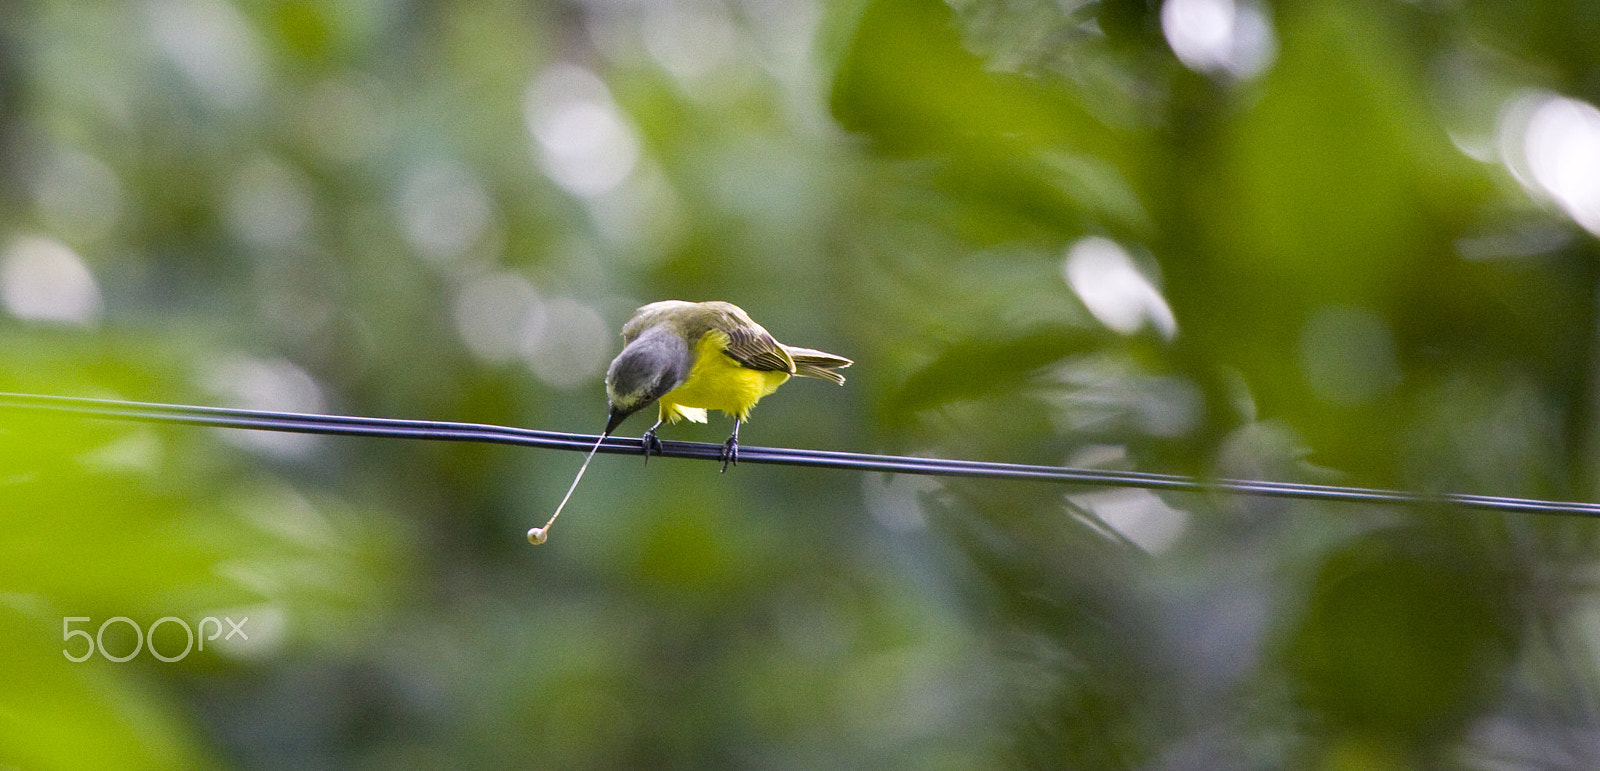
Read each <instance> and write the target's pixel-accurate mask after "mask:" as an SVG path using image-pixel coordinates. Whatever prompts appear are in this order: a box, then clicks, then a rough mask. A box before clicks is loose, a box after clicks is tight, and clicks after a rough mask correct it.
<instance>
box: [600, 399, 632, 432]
mask: <svg viewBox="0 0 1600 771" xmlns="http://www.w3.org/2000/svg"><path fill="white" fill-rule="evenodd" d="M632 414H633V410H628V411H626V412H624V411H622V410H619V409H617V407H616V405H612V407H611V417H610V418H608V419H607V420H606V435H607V436H610V435H611V432H612V431H615V430H617V426H620V425H622V421H624V420H627V419H628V416H629V415H632Z"/></svg>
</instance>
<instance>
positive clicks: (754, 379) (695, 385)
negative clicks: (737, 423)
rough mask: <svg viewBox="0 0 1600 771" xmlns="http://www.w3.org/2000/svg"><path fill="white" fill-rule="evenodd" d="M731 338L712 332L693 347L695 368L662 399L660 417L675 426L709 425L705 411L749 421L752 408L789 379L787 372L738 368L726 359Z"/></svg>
mask: <svg viewBox="0 0 1600 771" xmlns="http://www.w3.org/2000/svg"><path fill="white" fill-rule="evenodd" d="M727 348H728V336H727V335H726V334H724V333H722V332H719V331H717V330H711V331H710V332H707V333H706V334H705V335H703V336H701V338H700V341H699V342H698V343H696V344H695V347H694V354H695V356H694V366H693V367H692V368H690V370H689V377H687V378H685V379H684V381H683V383H682V384H680V385H679V386H678V387H677V388H674V389H672V390H671V391H668V392H667V393H666V394H665V395H664V396H662V397H661V400H660V407H661V417H662V419H664V420H669V421H672V422H674V423H676V422H678V419H679V418H687V419H688V420H691V421H694V422H696V423H704V422H705V421H706V410H719V411H722V412H726V413H728V414H729V415H733V416H734V417H737V418H739V419H740V420H748V419H749V417H750V408H751V407H754V406H756V402H758V401H761V397H763V396H766V395H767V394H770V393H772V392H773V391H776V390H778V386H781V385H783V383H784V381H786V380H788V379H789V373H787V372H766V371H762V370H754V369H749V368H747V367H741V366H739V364H738V362H735V361H734V360H733V359H731V358H729V357H728V356H725V355H723V353H722V352H723V351H724V350H727Z"/></svg>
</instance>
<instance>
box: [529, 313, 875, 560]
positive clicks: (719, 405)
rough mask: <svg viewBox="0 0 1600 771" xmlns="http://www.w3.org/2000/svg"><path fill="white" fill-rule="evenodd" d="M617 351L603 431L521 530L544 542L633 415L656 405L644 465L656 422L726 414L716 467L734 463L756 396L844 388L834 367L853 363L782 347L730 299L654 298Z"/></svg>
mask: <svg viewBox="0 0 1600 771" xmlns="http://www.w3.org/2000/svg"><path fill="white" fill-rule="evenodd" d="M622 344H623V345H622V352H621V353H619V354H617V357H616V358H615V359H613V360H612V361H611V366H610V367H608V368H607V369H606V399H607V402H608V406H609V412H608V415H607V419H606V428H605V431H604V432H603V433H601V435H600V439H599V440H598V441H596V442H595V445H594V447H593V448H592V449H590V450H589V456H588V457H587V458H585V459H584V462H583V465H582V466H581V467H580V468H579V469H578V474H577V476H576V477H574V478H573V480H572V486H571V487H570V488H568V489H567V494H566V497H564V498H562V499H561V504H560V505H558V506H557V507H556V511H555V513H554V514H552V515H550V520H549V521H548V522H546V523H545V525H544V527H536V528H533V529H531V530H529V531H528V540H529V541H530V542H532V543H535V544H539V543H544V541H545V539H546V538H548V536H549V530H550V526H551V525H552V524H554V523H555V520H556V517H558V516H560V515H561V510H562V509H564V508H566V505H567V500H568V499H570V498H571V497H572V491H573V490H576V489H577V487H578V481H579V480H581V479H583V472H584V471H586V470H587V469H588V468H589V461H590V460H593V459H594V453H595V451H596V450H598V449H600V443H601V442H604V441H605V439H606V437H608V436H610V435H611V433H612V432H613V431H615V430H617V428H618V427H619V426H620V425H622V422H623V421H624V420H627V419H628V418H629V417H630V416H632V415H633V414H634V413H636V412H638V411H640V410H643V409H645V408H646V407H649V406H650V405H651V404H655V405H657V419H656V422H655V425H652V426H651V427H650V428H649V429H648V430H646V431H645V432H644V434H643V435H642V436H641V437H640V443H641V445H642V447H643V450H644V456H645V462H646V463H648V462H649V460H650V455H651V453H652V452H660V449H661V443H660V440H659V439H657V438H656V429H658V428H660V427H661V424H662V423H668V422H670V423H676V422H678V421H679V420H689V421H691V422H695V423H705V422H706V421H707V413H708V411H711V410H716V411H718V412H723V413H726V414H728V415H730V416H732V417H733V433H732V435H730V436H729V437H728V441H726V442H724V443H723V445H722V453H721V456H722V471H724V472H726V471H727V470H728V466H729V465H730V464H732V465H737V464H738V462H739V426H740V425H742V424H743V423H744V422H745V421H747V420H749V419H750V410H751V409H752V408H754V407H755V406H756V403H757V402H759V401H761V398H762V397H764V396H767V395H768V394H771V393H772V392H773V391H776V390H778V387H779V386H781V385H783V384H784V383H786V382H788V380H789V378H790V377H795V376H798V377H809V378H816V379H818V380H827V381H830V382H833V383H836V384H839V385H844V375H841V374H839V372H838V370H841V369H844V368H845V367H848V366H850V365H851V364H853V363H854V362H852V361H851V360H850V359H847V358H845V357H843V356H838V355H835V354H831V353H826V352H823V351H819V350H816V349H813V348H801V347H799V346H794V345H785V344H783V343H780V342H778V341H777V339H776V338H774V337H773V336H772V334H771V333H770V332H768V331H767V330H766V328H764V327H762V326H761V325H760V324H757V323H756V322H755V320H754V319H752V318H750V314H748V313H746V312H745V311H744V309H743V308H740V307H739V306H737V305H734V304H733V303H728V302H721V301H716V300H713V301H709V302H686V301H683V300H661V301H659V302H653V303H650V304H648V305H645V306H643V307H641V308H639V309H638V310H636V311H634V313H633V316H632V318H629V319H628V321H627V323H626V324H624V325H623V326H622Z"/></svg>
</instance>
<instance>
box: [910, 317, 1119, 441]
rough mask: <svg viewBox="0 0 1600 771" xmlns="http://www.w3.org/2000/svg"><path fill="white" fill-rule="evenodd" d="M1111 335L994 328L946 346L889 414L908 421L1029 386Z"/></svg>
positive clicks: (915, 377)
mask: <svg viewBox="0 0 1600 771" xmlns="http://www.w3.org/2000/svg"><path fill="white" fill-rule="evenodd" d="M1106 340H1107V335H1106V334H1104V333H1099V332H1095V331H1090V330H1086V329H1080V328H1076V327H1037V328H1034V329H1029V330H1022V331H1015V330H1008V329H1000V330H996V334H994V335H992V336H986V337H979V338H971V339H967V340H962V341H960V342H956V343H953V344H951V345H948V346H946V347H944V348H943V349H942V350H941V352H940V353H939V356H938V358H936V359H934V360H933V361H932V362H929V363H928V364H927V365H926V366H924V367H922V368H921V369H919V370H917V371H916V372H913V373H912V374H911V376H910V377H908V378H907V379H906V381H905V384H904V385H902V386H901V387H900V389H899V390H898V391H897V392H895V394H894V395H893V396H892V397H890V400H889V402H888V414H889V415H890V416H892V419H894V420H897V421H901V422H904V421H908V420H910V419H912V417H913V416H914V415H915V414H916V413H918V412H921V411H922V410H926V409H931V408H934V407H939V406H942V405H945V404H948V403H950V402H954V401H959V400H963V399H973V398H978V397H981V396H983V395H985V394H989V393H994V392H996V391H1001V390H1008V389H1014V388H1017V387H1019V386H1023V385H1026V384H1027V382H1028V381H1029V379H1030V378H1031V377H1032V376H1033V375H1035V374H1037V373H1038V372H1039V371H1040V370H1041V369H1043V368H1045V367H1048V366H1050V365H1051V364H1054V363H1056V362H1059V361H1060V360H1061V359H1063V358H1066V357H1068V356H1072V355H1074V354H1081V353H1089V352H1093V351H1095V350H1098V349H1099V348H1100V347H1102V346H1103V345H1104V344H1105V342H1106Z"/></svg>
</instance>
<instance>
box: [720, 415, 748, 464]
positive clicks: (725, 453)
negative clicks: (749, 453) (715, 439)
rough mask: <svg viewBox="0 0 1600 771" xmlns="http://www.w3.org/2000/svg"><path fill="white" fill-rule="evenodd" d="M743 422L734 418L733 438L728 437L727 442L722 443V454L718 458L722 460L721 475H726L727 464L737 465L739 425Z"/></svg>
mask: <svg viewBox="0 0 1600 771" xmlns="http://www.w3.org/2000/svg"><path fill="white" fill-rule="evenodd" d="M743 422H744V421H743V420H741V419H740V418H734V419H733V436H730V437H728V441H726V442H723V443H722V453H721V454H720V456H719V457H721V458H722V471H721V473H723V474H726V473H728V465H729V464H732V465H735V466H737V465H739V424H740V423H743Z"/></svg>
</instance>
